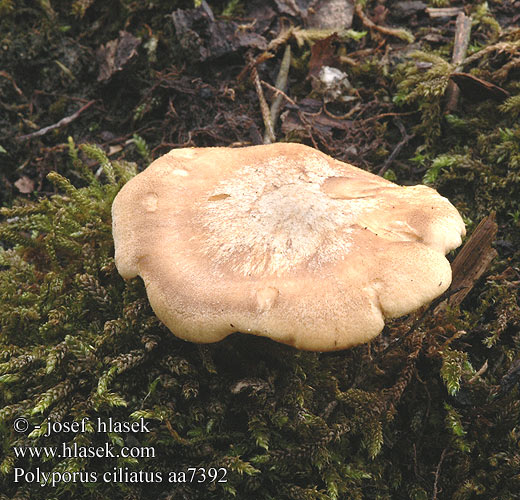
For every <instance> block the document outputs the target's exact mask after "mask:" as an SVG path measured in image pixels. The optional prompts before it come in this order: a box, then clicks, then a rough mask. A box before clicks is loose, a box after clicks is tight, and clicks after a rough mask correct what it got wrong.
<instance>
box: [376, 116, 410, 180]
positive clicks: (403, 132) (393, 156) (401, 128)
mask: <svg viewBox="0 0 520 500" xmlns="http://www.w3.org/2000/svg"><path fill="white" fill-rule="evenodd" d="M395 123H396V125H397V127H398V128H399V131H400V132H401V136H402V139H401V140H400V141H399V142H398V144H397V146H396V147H395V149H394V150H393V151H392V154H391V155H390V156H389V157H388V158H387V159H386V161H385V163H384V165H383V166H382V167H381V169H380V170H379V172H378V173H377V175H380V176H381V177H383V175H385V172H386V171H387V170H388V169H389V168H390V166H391V165H392V163H393V162H394V160H395V159H396V157H397V155H398V154H399V153H400V152H401V149H403V148H404V146H405V145H406V144H408V141H409V140H410V139H412V138H413V137H414V134H412V135H408V133H407V132H406V129H405V128H404V125H403V124H402V122H401V120H399V119H396V120H395Z"/></svg>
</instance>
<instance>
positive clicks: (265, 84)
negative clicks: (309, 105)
mask: <svg viewBox="0 0 520 500" xmlns="http://www.w3.org/2000/svg"><path fill="white" fill-rule="evenodd" d="M260 83H261V84H262V85H263V86H264V87H267V88H268V89H269V90H272V91H273V92H274V93H275V94H276V95H280V96H282V97H283V98H284V99H285V100H286V101H287V102H288V103H289V104H292V105H293V106H298V105H297V104H296V101H293V100H292V99H291V98H290V97H289V96H288V95H287V94H286V93H285V92H283V91H281V90H280V89H277V88H276V87H274V86H273V85H271V84H270V83H267V82H266V81H265V80H260Z"/></svg>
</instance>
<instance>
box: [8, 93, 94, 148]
mask: <svg viewBox="0 0 520 500" xmlns="http://www.w3.org/2000/svg"><path fill="white" fill-rule="evenodd" d="M95 102H96V101H89V102H87V104H85V105H84V106H82V107H81V108H79V109H78V110H77V111H76V112H75V113H73V114H72V115H70V116H66V117H65V118H62V119H61V120H60V121H59V122H58V123H54V124H53V125H49V126H48V127H44V128H41V129H40V130H37V131H36V132H33V133H32V134H26V135H20V136H18V137H17V138H16V140H17V141H25V140H26V139H32V138H33V137H40V136H42V135H45V134H46V133H47V132H50V131H51V130H54V129H55V128H60V127H63V126H64V125H68V124H69V123H71V122H73V121H74V120H75V119H76V118H78V117H79V115H81V113H83V111H85V110H87V109H88V108H90V106H92V104H94V103H95Z"/></svg>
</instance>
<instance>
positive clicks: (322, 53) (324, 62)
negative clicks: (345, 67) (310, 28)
mask: <svg viewBox="0 0 520 500" xmlns="http://www.w3.org/2000/svg"><path fill="white" fill-rule="evenodd" d="M337 39H338V35H337V34H336V33H333V34H332V35H330V36H328V37H327V38H323V39H321V40H318V41H317V42H316V43H315V44H314V45H313V46H312V47H311V58H310V60H309V74H308V75H307V77H308V78H312V77H317V76H318V75H319V73H320V70H321V68H322V67H323V66H337V65H338V58H337V57H336V56H335V55H334V52H335V51H336V49H335V47H334V45H333V42H335V41H336V40H337Z"/></svg>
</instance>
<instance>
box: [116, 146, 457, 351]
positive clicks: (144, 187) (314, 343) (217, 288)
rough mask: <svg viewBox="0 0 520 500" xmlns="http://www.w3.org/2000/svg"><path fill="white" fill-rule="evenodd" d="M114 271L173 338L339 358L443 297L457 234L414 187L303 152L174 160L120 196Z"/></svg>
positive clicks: (200, 153)
mask: <svg viewBox="0 0 520 500" xmlns="http://www.w3.org/2000/svg"><path fill="white" fill-rule="evenodd" d="M112 216H113V234H114V242H115V261H116V265H117V269H118V270H119V272H120V274H121V275H122V276H123V277H124V278H133V277H134V276H136V275H140V276H141V277H142V279H143V280H144V283H145V286H146V291H147V294H148V298H149V300H150V304H151V306H152V308H153V310H154V311H155V313H156V314H157V316H158V317H159V319H161V321H163V322H164V323H165V324H166V326H168V328H169V329H170V330H171V331H172V332H173V333H174V334H175V335H177V336H178V337H180V338H182V339H185V340H189V341H192V342H202V343H205V342H216V341H218V340H221V339H223V338H224V337H226V336H227V335H229V334H230V333H233V332H243V333H251V334H254V335H262V336H265V337H270V338H271V339H273V340H276V341H278V342H283V343H285V344H290V345H292V346H295V347H297V348H299V349H306V350H316V351H329V350H338V349H344V348H347V347H350V346H353V345H356V344H360V343H362V342H367V341H368V340H370V339H372V338H373V337H375V336H376V335H377V334H378V333H380V332H381V330H382V329H383V326H384V319H385V318H393V317H397V316H402V315H404V314H407V313H409V312H411V311H414V310H415V309H417V308H419V307H420V306H422V305H424V304H426V303H428V302H430V301H431V300H432V299H434V298H435V297H437V296H439V295H440V294H442V293H443V292H444V291H445V290H446V289H447V288H448V286H449V285H450V282H451V268H450V264H449V262H448V260H447V259H446V258H445V257H444V255H445V254H446V253H447V252H449V251H450V250H452V249H454V248H456V247H458V246H459V245H460V244H461V236H463V235H464V234H465V228H464V223H463V221H462V219H461V217H460V215H459V213H458V212H457V210H456V209H455V208H454V207H453V205H451V203H450V202H449V201H448V200H447V199H446V198H443V197H442V196H440V195H439V194H438V193H437V192H436V191H435V190H433V189H430V188H428V187H426V186H411V187H401V186H398V185H396V184H393V183H392V182H389V181H387V180H385V179H382V178H381V177H378V176H376V175H373V174H370V173H368V172H365V171H363V170H361V169H359V168H356V167H353V166H352V165H349V164H346V163H343V162H340V161H337V160H334V159H333V158H331V157H329V156H327V155H325V154H323V153H321V152H319V151H317V150H315V149H313V148H310V147H308V146H304V145H301V144H286V143H278V144H270V145H265V146H252V147H246V148H240V149H234V148H193V149H175V150H172V151H170V152H169V153H168V154H166V155H164V156H162V157H161V158H159V159H157V160H156V161H154V162H153V163H152V164H151V165H150V166H149V167H148V168H147V169H146V170H145V171H144V172H142V173H140V174H139V175H137V176H136V177H134V178H133V179H132V180H130V181H129V182H128V183H127V184H126V185H125V186H124V187H123V189H122V190H121V191H120V192H119V194H118V195H117V196H116V199H115V200H114V204H113V207H112Z"/></svg>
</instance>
